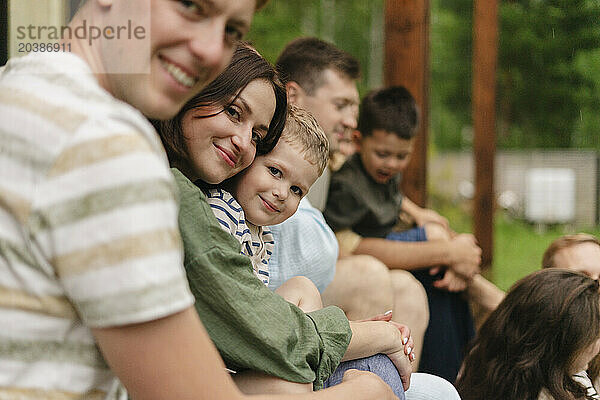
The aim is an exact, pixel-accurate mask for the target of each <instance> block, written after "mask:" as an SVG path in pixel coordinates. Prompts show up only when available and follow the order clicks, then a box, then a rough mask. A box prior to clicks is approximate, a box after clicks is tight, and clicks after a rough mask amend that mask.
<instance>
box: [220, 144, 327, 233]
mask: <svg viewBox="0 0 600 400" xmlns="http://www.w3.org/2000/svg"><path fill="white" fill-rule="evenodd" d="M318 174H319V170H318V167H317V166H316V165H315V164H311V163H309V162H308V161H307V160H306V159H305V158H304V154H303V152H302V151H300V149H299V146H298V145H295V144H290V143H288V142H287V141H286V140H285V139H280V140H279V142H277V145H276V146H275V148H274V149H273V150H272V151H271V152H270V153H267V154H265V155H262V156H258V157H256V159H255V160H254V162H253V163H252V165H251V166H250V167H248V169H246V170H245V171H243V172H242V173H240V175H239V178H236V181H235V188H234V190H233V193H232V194H233V196H234V197H235V199H236V200H237V201H238V203H240V205H241V206H242V208H243V209H244V214H245V216H246V220H247V221H248V222H250V223H252V224H254V225H257V226H265V225H276V224H280V223H282V222H283V221H285V220H286V219H288V218H289V217H291V216H292V215H293V214H294V213H295V212H296V210H297V209H298V204H299V203H300V200H301V199H302V197H304V196H305V195H306V193H308V189H310V187H311V186H312V184H313V183H315V181H316V180H317V178H318V177H319V175H318Z"/></svg>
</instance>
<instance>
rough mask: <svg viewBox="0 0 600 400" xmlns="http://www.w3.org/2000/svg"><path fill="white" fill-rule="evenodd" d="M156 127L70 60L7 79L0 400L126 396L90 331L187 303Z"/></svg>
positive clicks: (6, 72)
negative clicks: (7, 399)
mask: <svg viewBox="0 0 600 400" xmlns="http://www.w3.org/2000/svg"><path fill="white" fill-rule="evenodd" d="M175 190H176V189H175V186H174V182H173V179H172V176H171V174H170V171H169V169H168V165H167V162H166V157H165V155H164V150H163V149H162V147H161V144H160V140H159V138H158V137H157V135H156V132H155V131H154V130H153V129H152V127H151V125H149V123H148V122H147V121H146V120H145V118H144V117H143V116H142V115H141V114H140V113H139V112H138V111H136V110H135V109H133V108H132V107H130V106H129V105H127V104H125V103H123V102H121V101H118V100H116V99H114V98H113V97H112V96H111V95H110V94H109V93H108V92H106V91H105V90H103V89H102V88H101V87H100V86H99V85H98V83H97V81H96V79H95V78H94V76H93V75H92V72H91V70H90V68H89V67H88V66H87V64H85V63H84V62H83V61H82V60H81V59H79V58H78V57H76V56H75V55H73V54H69V53H53V54H52V53H44V54H33V55H29V56H25V57H22V58H19V59H13V60H11V61H10V62H9V63H8V64H7V66H6V67H5V68H3V70H2V71H1V72H0V327H1V328H0V398H1V399H6V398H10V399H13V398H18V399H42V398H43V399H79V398H86V399H116V398H125V396H126V394H125V393H124V390H123V389H122V387H121V385H120V383H119V381H118V379H117V378H116V377H115V376H114V375H113V373H112V372H111V371H110V370H109V368H108V367H107V365H106V363H105V361H104V359H103V358H102V355H101V353H100V351H99V349H98V347H97V346H96V344H95V342H94V338H93V336H92V334H91V331H90V327H110V326H120V325H126V324H131V323H138V322H145V321H150V320H154V319H157V318H160V317H164V316H166V315H170V314H172V313H174V312H177V311H180V310H183V309H185V308H187V307H189V306H190V305H191V304H192V302H193V297H192V296H191V294H190V292H189V288H188V285H187V281H186V279H185V272H184V270H183V266H182V264H183V254H182V245H181V239H180V236H179V231H178V225H177V213H178V209H177V204H176V201H175Z"/></svg>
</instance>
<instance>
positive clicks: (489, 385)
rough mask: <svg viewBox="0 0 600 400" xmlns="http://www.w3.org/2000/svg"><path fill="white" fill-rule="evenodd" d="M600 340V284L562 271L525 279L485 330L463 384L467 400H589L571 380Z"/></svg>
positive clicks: (467, 365)
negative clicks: (543, 396)
mask: <svg viewBox="0 0 600 400" xmlns="http://www.w3.org/2000/svg"><path fill="white" fill-rule="evenodd" d="M598 337H600V294H599V291H598V282H597V281H595V280H593V279H591V278H589V277H587V276H586V275H584V274H582V273H579V272H575V271H570V270H564V269H558V268H551V269H543V270H541V271H537V272H534V273H533V274H531V275H529V276H527V277H525V278H523V279H522V280H520V281H519V282H517V283H516V284H515V285H514V286H513V287H512V288H511V290H510V291H509V292H508V294H507V296H506V298H505V299H504V300H503V301H502V303H500V305H499V306H498V308H497V309H496V310H495V311H494V312H493V313H492V314H491V315H490V316H489V317H488V319H487V320H486V321H485V323H484V324H483V325H482V327H481V329H480V331H479V334H478V336H477V337H476V338H475V341H474V343H473V345H472V348H471V351H470V352H469V354H468V355H467V357H466V358H465V360H464V362H463V366H462V369H461V372H460V373H459V377H458V379H457V381H456V388H457V389H458V392H459V393H460V396H461V398H462V399H463V400H476V399H477V400H506V399H519V400H536V399H537V398H538V396H539V394H540V391H541V390H542V389H543V388H545V389H546V390H547V391H548V393H549V394H550V395H551V396H552V397H553V398H554V399H561V400H574V399H585V398H586V397H585V389H584V388H583V386H582V385H580V384H579V383H577V382H575V381H574V380H573V379H572V377H571V374H572V373H573V372H574V371H572V369H573V367H574V362H575V360H576V359H577V358H578V357H579V356H580V355H581V353H582V352H583V351H584V350H585V349H587V348H589V346H591V345H592V344H593V343H594V342H595V341H596V340H597V339H598Z"/></svg>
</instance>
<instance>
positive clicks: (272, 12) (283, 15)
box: [248, 0, 384, 95]
mask: <svg viewBox="0 0 600 400" xmlns="http://www.w3.org/2000/svg"><path fill="white" fill-rule="evenodd" d="M383 3H384V1H383V0H369V1H364V0H302V1H290V0H272V1H270V2H269V3H268V4H267V6H266V7H265V8H264V9H262V10H261V11H260V12H259V13H257V14H256V16H255V18H254V21H253V22H252V29H251V31H250V34H249V35H248V40H249V41H251V42H252V43H253V44H254V45H255V46H256V48H257V49H258V50H259V51H260V52H261V54H263V55H264V56H265V57H266V58H267V59H268V60H269V61H271V62H273V63H274V62H275V60H276V59H277V56H278V55H279V53H280V52H281V50H282V49H283V48H284V47H285V45H286V44H287V43H288V42H289V41H291V40H292V39H294V38H297V37H301V36H315V37H318V38H320V39H323V40H327V41H329V42H332V43H335V44H336V45H337V46H338V47H340V48H341V49H343V50H345V51H347V52H349V53H350V54H352V55H353V56H355V57H356V58H357V59H358V60H359V62H360V65H361V68H362V79H361V80H360V81H359V83H358V87H359V91H360V93H361V95H362V94H364V93H365V92H366V91H367V90H368V89H369V88H371V87H377V86H380V85H381V84H382V76H383V62H382V60H383Z"/></svg>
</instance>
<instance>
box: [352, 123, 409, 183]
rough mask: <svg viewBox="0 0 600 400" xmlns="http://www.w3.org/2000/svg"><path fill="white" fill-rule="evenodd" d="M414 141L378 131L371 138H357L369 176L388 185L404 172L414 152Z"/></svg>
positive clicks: (361, 156) (361, 157)
mask: <svg viewBox="0 0 600 400" xmlns="http://www.w3.org/2000/svg"><path fill="white" fill-rule="evenodd" d="M413 142H414V139H402V138H400V137H398V136H397V135H396V134H395V133H392V132H387V131H384V130H380V129H376V130H374V131H373V133H372V134H371V135H370V136H367V137H362V136H360V134H359V135H358V138H357V145H358V147H359V153H360V159H361V161H362V164H363V167H364V168H365V170H366V171H367V173H368V174H369V176H370V177H371V178H372V179H373V180H374V181H375V182H377V183H387V182H388V181H389V180H390V179H392V178H393V177H394V176H396V175H397V174H399V173H400V172H402V171H403V170H404V169H405V168H406V166H407V165H408V162H409V161H410V155H411V154H412V151H413V145H414V143H413Z"/></svg>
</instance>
